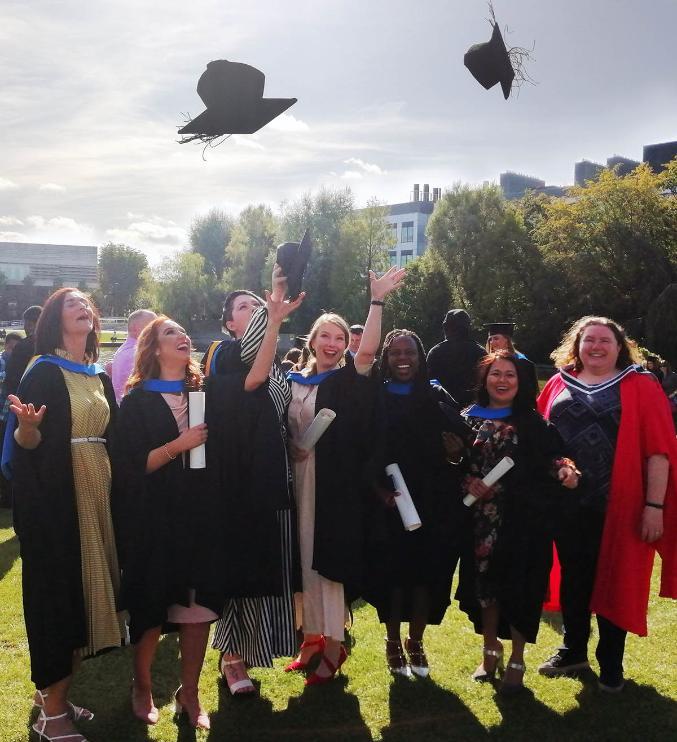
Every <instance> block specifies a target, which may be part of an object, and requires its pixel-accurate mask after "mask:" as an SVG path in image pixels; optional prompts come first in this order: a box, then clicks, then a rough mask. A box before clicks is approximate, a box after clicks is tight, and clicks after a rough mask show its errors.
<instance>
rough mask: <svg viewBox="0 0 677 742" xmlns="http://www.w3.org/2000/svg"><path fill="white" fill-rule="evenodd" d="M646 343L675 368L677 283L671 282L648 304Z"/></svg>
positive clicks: (676, 350) (676, 356) (676, 363)
mask: <svg viewBox="0 0 677 742" xmlns="http://www.w3.org/2000/svg"><path fill="white" fill-rule="evenodd" d="M644 329H645V336H646V341H647V345H648V346H649V347H650V348H651V349H652V350H654V351H655V352H656V353H659V354H660V355H661V356H662V357H663V358H665V359H666V360H667V361H668V362H669V363H670V366H671V367H672V368H673V369H675V368H677V283H671V284H670V285H669V286H666V287H665V289H663V291H662V292H661V293H660V294H659V295H658V296H657V297H656V299H654V301H653V302H652V303H651V305H650V306H649V309H648V311H647V316H646V322H645V328H644Z"/></svg>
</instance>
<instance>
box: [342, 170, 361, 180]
mask: <svg viewBox="0 0 677 742" xmlns="http://www.w3.org/2000/svg"><path fill="white" fill-rule="evenodd" d="M341 177H342V178H343V179H344V180H362V177H363V176H362V173H359V172H358V171H357V170H346V171H345V172H344V173H343V175H341Z"/></svg>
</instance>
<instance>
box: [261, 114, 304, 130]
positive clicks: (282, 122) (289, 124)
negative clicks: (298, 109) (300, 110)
mask: <svg viewBox="0 0 677 742" xmlns="http://www.w3.org/2000/svg"><path fill="white" fill-rule="evenodd" d="M267 128H268V129H273V130H275V131H310V126H308V124H306V122H305V121H301V119H297V118H296V117H295V116H292V115H291V113H283V114H281V115H280V116H278V117H277V118H275V119H273V120H272V121H271V122H270V123H269V124H268V126H267Z"/></svg>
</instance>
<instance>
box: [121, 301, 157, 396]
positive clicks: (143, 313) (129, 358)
mask: <svg viewBox="0 0 677 742" xmlns="http://www.w3.org/2000/svg"><path fill="white" fill-rule="evenodd" d="M156 316H157V315H156V314H155V312H152V311H151V310H150V309H137V310H136V311H135V312H132V313H131V314H130V315H129V318H128V319H127V337H126V338H125V342H124V343H122V345H121V346H120V347H119V348H118V349H117V350H116V351H115V355H114V356H113V360H112V362H111V379H112V380H113V389H114V390H115V399H116V400H117V403H118V404H120V401H121V400H122V396H123V395H124V393H125V387H126V385H127V379H129V375H130V374H131V372H132V368H133V367H134V352H135V351H136V342H137V340H138V337H139V335H140V334H141V331H142V330H143V328H144V327H146V325H149V324H150V323H151V322H152V321H153V320H154V319H155V317H156Z"/></svg>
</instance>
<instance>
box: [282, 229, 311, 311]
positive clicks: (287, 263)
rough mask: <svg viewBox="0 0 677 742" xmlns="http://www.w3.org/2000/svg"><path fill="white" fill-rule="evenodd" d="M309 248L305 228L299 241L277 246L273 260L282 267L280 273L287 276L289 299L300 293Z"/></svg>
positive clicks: (308, 238) (308, 257) (309, 243)
mask: <svg viewBox="0 0 677 742" xmlns="http://www.w3.org/2000/svg"><path fill="white" fill-rule="evenodd" d="M311 249H312V247H311V242H310V235H309V234H308V230H307V229H306V231H305V233H304V235H303V239H302V240H301V242H284V243H283V244H281V245H279V246H278V248H277V256H276V258H275V261H276V262H277V264H278V265H279V266H280V268H282V274H283V275H284V276H286V277H287V295H288V297H289V298H290V299H295V298H296V297H297V296H298V295H299V294H300V293H301V286H302V285H303V276H304V274H305V272H306V268H307V266H308V261H309V260H310V253H311Z"/></svg>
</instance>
